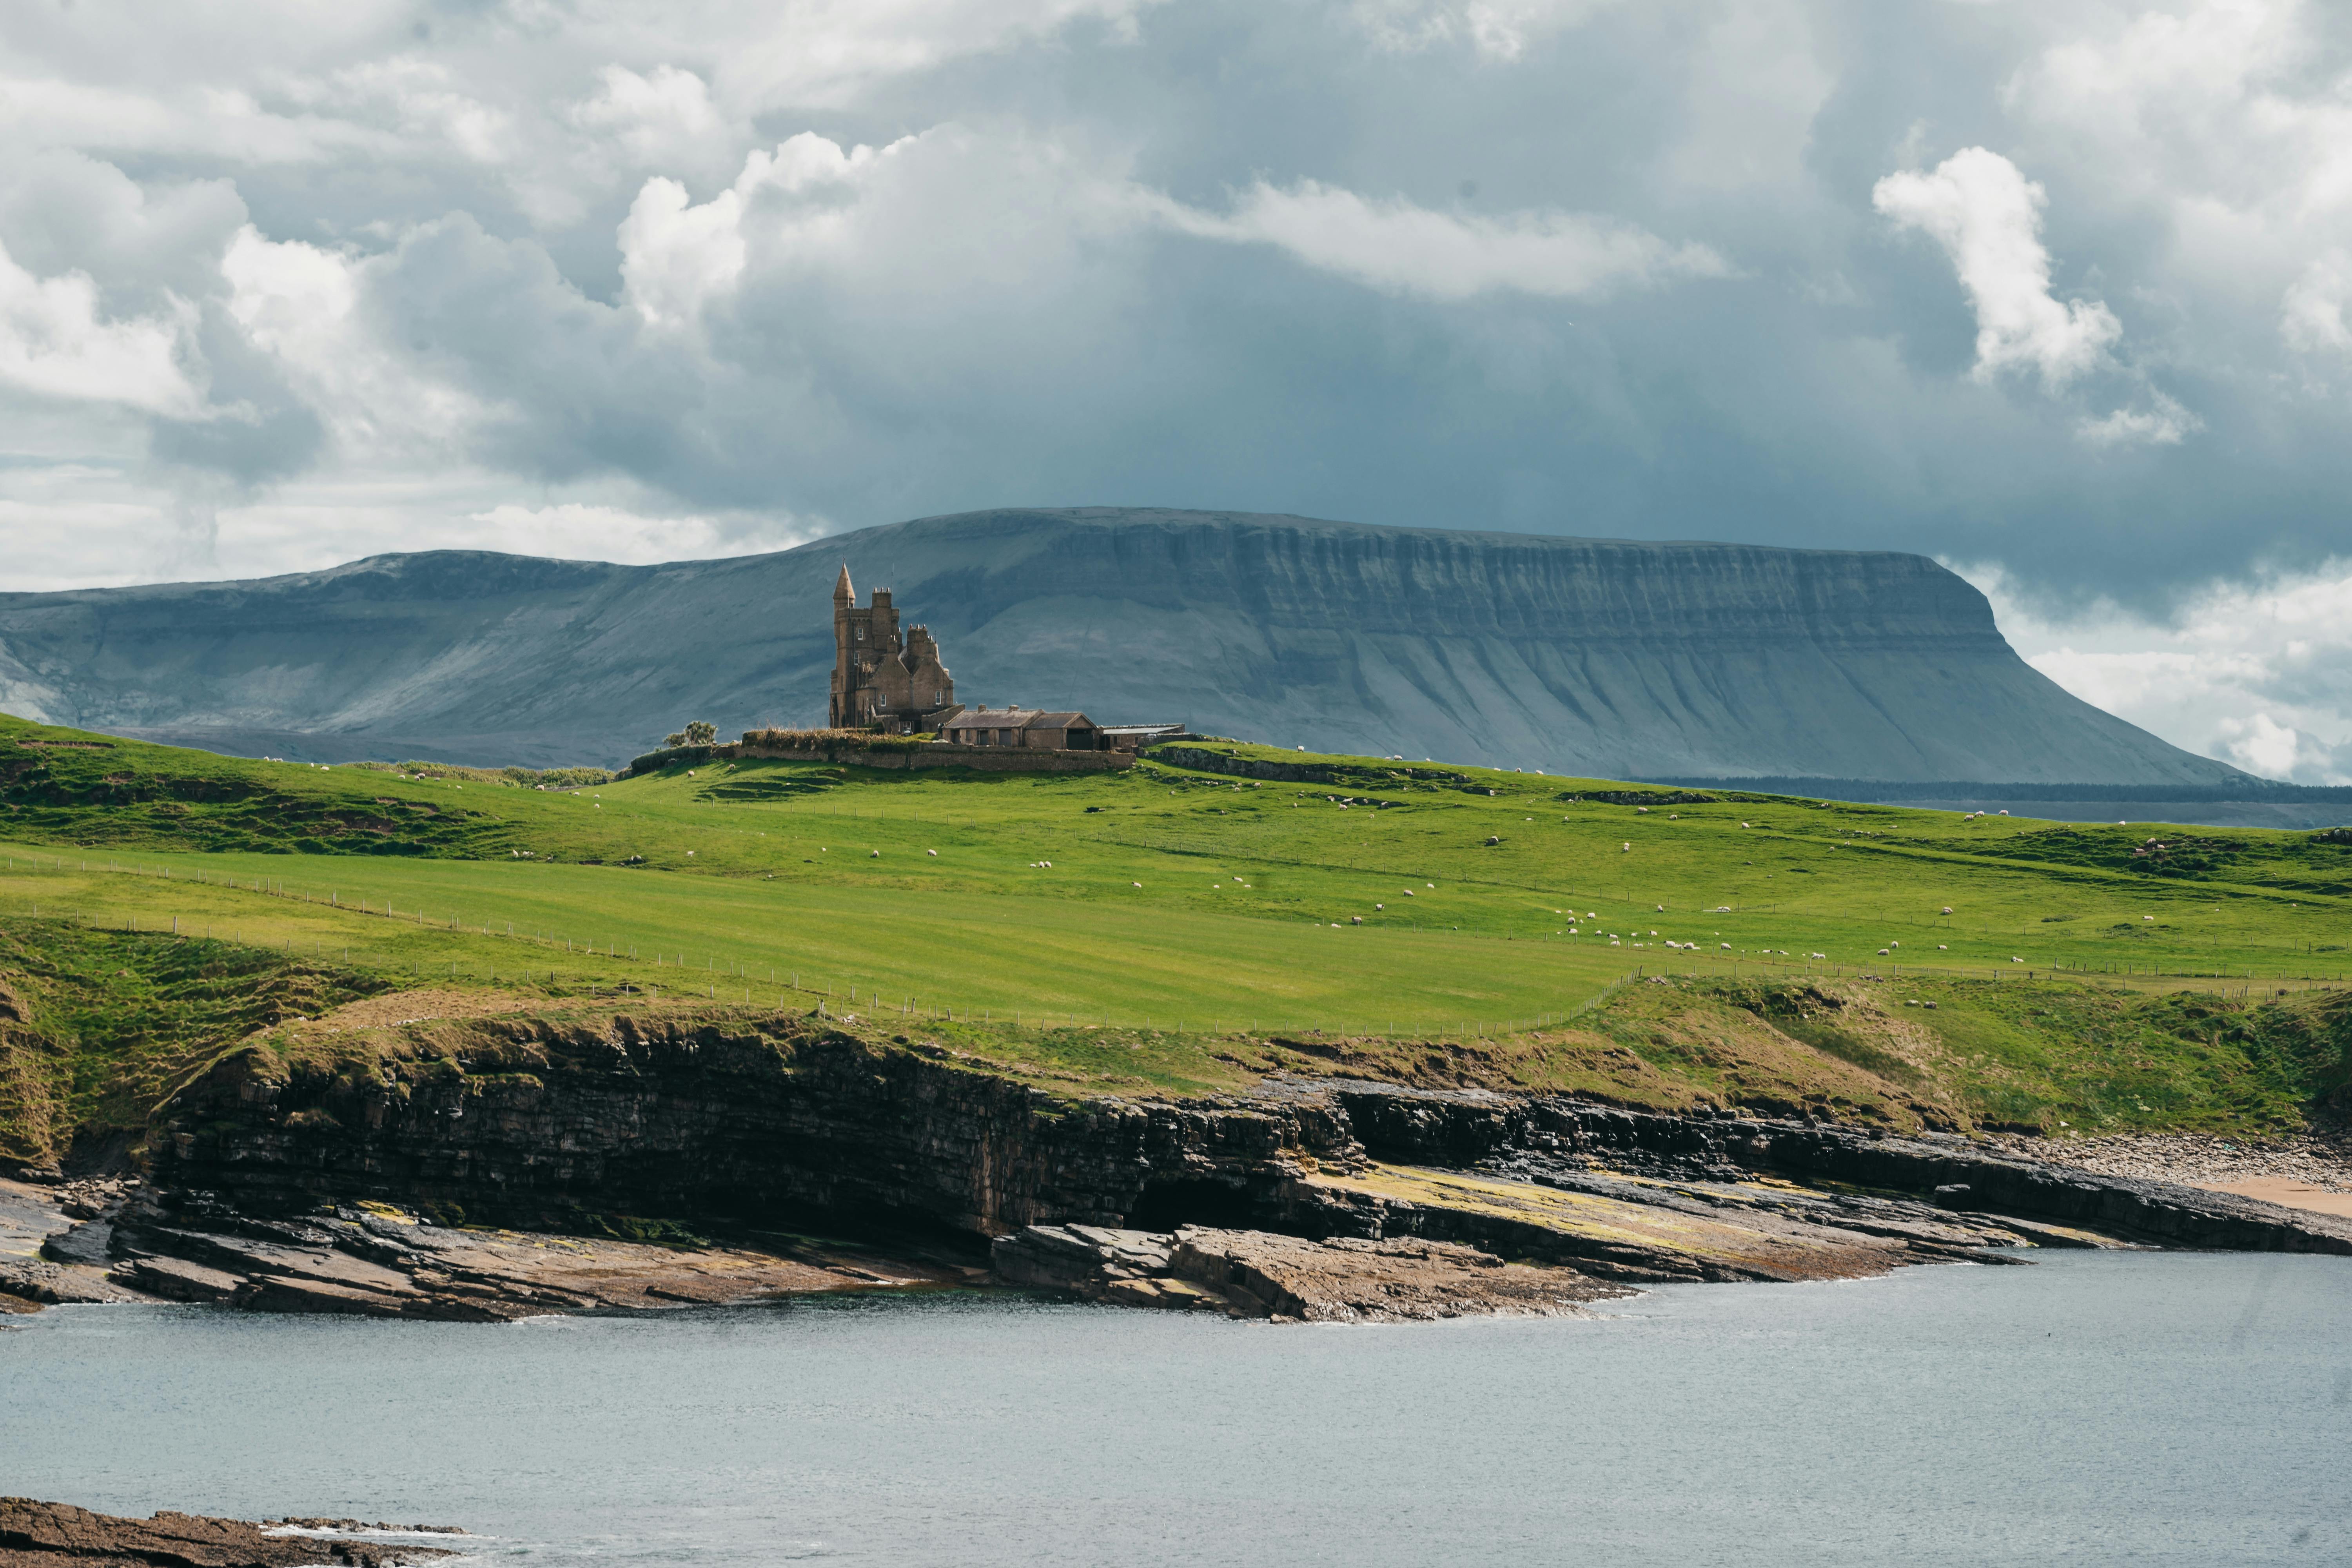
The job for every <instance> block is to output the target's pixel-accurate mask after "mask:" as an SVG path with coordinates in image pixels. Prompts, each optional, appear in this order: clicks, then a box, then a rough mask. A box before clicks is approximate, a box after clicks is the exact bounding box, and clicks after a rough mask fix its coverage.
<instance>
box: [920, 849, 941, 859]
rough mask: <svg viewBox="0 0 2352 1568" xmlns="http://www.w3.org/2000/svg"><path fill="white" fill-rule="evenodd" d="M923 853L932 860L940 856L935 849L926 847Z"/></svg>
mask: <svg viewBox="0 0 2352 1568" xmlns="http://www.w3.org/2000/svg"><path fill="white" fill-rule="evenodd" d="M923 853H924V854H926V855H929V857H930V858H932V859H934V860H936V859H938V858H940V852H939V851H938V850H936V849H926V850H924V851H923Z"/></svg>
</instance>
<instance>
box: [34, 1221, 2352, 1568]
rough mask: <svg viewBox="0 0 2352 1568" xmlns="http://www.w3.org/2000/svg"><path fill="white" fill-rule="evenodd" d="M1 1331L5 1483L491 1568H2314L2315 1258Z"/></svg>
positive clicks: (2330, 1299) (2326, 1466)
mask: <svg viewBox="0 0 2352 1568" xmlns="http://www.w3.org/2000/svg"><path fill="white" fill-rule="evenodd" d="M8 1322H9V1324H10V1328H9V1331H5V1332H0V1491H5V1492H14V1493H17V1494H21V1495H29V1496H33V1497H38V1498H45V1499H52V1500H59V1501H68V1502H74V1503H79V1504H81V1505H83V1506H85V1507H89V1508H95V1509H100V1510H106V1511H109V1512H115V1513H135V1514H144V1513H147V1512H149V1511H151V1510H155V1509H158V1508H177V1509H183V1510H192V1511H197V1512H207V1513H221V1514H231V1515H237V1516H242V1517H246V1518H260V1517H263V1516H265V1515H274V1514H287V1513H293V1514H325V1515H353V1516H360V1517H364V1518H366V1519H370V1520H376V1519H383V1520H388V1521H394V1522H410V1521H425V1522H436V1523H453V1524H462V1525H464V1526H466V1527H467V1528H468V1529H469V1530H472V1531H477V1532H478V1533H479V1535H480V1537H482V1539H478V1540H476V1541H474V1542H468V1543H467V1545H468V1548H469V1550H470V1551H471V1552H473V1553H474V1554H475V1555H477V1556H478V1558H479V1559H481V1560H483V1561H487V1562H491V1563H525V1562H528V1563H598V1564H643V1563H696V1564H756V1563H782V1562H798V1561H810V1562H822V1561H839V1562H845V1563H891V1564H901V1563H903V1564H931V1563H954V1564H965V1563H970V1564H996V1563H1007V1564H1011V1563H1020V1564H1063V1563H1071V1564H1076V1563H1084V1564H1097V1563H1119V1564H1136V1565H1149V1564H1162V1563H1248V1564H1256V1565H1262V1564H1293V1563H1297V1564H1335V1565H1336V1564H1349V1565H1367V1568H1389V1565H1399V1568H1402V1565H1407V1564H1413V1565H1418V1564H1454V1563H1462V1564H1482V1565H1488V1564H1519V1563H1528V1564H1535V1563H1543V1564H1556V1563H1596V1564H1612V1565H1616V1564H1653V1563H1655V1564H1674V1565H1676V1568H1687V1565H1692V1564H1706V1563H1738V1564H1743V1565H1754V1564H1778V1563H1805V1564H1816V1563H1870V1564H1882V1563H1906V1564H1916V1563H1969V1564H1979V1563H2096V1564H2105V1563H2178V1564H2197V1565H2200V1568H2202V1565H2206V1564H2213V1563H2343V1562H2347V1561H2352V1259H2345V1258H2288V1257H2274V1256H2261V1255H2247V1254H2202V1255H2198V1254H2177V1253H2176V1254H2159V1253H2104V1254H2101V1253H2043V1254H2041V1255H2039V1261H2038V1262H2037V1265H2036V1266H2035V1267H2032V1268H1991V1267H1970V1266H1958V1267H1937V1268H1912V1269H1906V1270H1903V1271H1901V1272H1899V1273H1897V1274H1895V1275H1894V1276H1892V1277H1890V1278H1887V1279H1874V1280H1864V1281H1858V1282H1852V1283H1844V1284H1823V1285H1739V1286H1720V1285H1717V1286H1688V1287H1673V1288H1667V1289H1656V1290H1653V1291H1650V1292H1648V1293H1646V1294H1644V1295H1642V1296H1640V1297H1637V1298H1634V1299H1632V1300H1625V1301H1621V1302H1615V1303H1608V1304H1604V1307H1603V1310H1602V1314H1601V1315H1599V1316H1596V1317H1593V1318H1591V1319H1584V1320H1551V1321H1507V1320H1505V1321H1494V1320H1482V1321H1460V1322H1451V1323H1435V1324H1416V1325H1397V1326H1380V1327H1343V1326H1307V1327H1297V1326H1273V1325H1267V1324H1262V1323H1234V1322H1227V1321H1223V1320H1219V1319H1209V1318H1199V1317H1192V1316H1183V1315H1175V1314H1161V1313H1154V1312H1146V1311H1134V1310H1121V1309H1116V1308H1089V1307H1076V1306H1065V1305H1056V1304H1051V1303H1045V1302H1039V1301H1030V1300H1019V1299H1008V1298H1005V1297H1002V1296H978V1295H942V1296H932V1297H928V1298H896V1299H893V1298H883V1297H866V1298H862V1299H856V1300H828V1301H822V1302H800V1303H794V1304H790V1305H780V1306H773V1307H753V1308H737V1309H724V1310H681V1311H677V1312H667V1313H654V1314H646V1315H642V1316H629V1317H593V1318H548V1319H540V1320H535V1321H528V1322H523V1323H516V1324H507V1325H496V1326H491V1325H472V1324H436V1323H399V1322H380V1321H362V1320H338V1319H330V1318H287V1317H262V1316H253V1315H245V1314H239V1313H234V1312H228V1311H224V1310H215V1309H207V1308H179V1307H100V1308H89V1307H85V1308H68V1309H62V1310H54V1311H51V1312H47V1313H45V1314H43V1315H41V1316H39V1317H37V1318H32V1319H22V1318H20V1319H15V1320H8Z"/></svg>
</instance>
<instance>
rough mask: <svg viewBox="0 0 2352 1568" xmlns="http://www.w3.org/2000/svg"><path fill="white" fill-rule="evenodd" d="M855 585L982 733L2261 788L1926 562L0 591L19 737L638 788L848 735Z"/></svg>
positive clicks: (1113, 524) (1011, 514)
mask: <svg viewBox="0 0 2352 1568" xmlns="http://www.w3.org/2000/svg"><path fill="white" fill-rule="evenodd" d="M843 563H847V565H848V567H849V569H850V571H851V573H852V574H854V575H855V577H856V581H857V583H858V584H860V585H861V586H866V585H871V586H882V587H887V588H890V589H891V590H893V592H894V594H895V596H896V600H897V604H898V607H899V609H900V610H901V611H902V612H903V613H904V614H905V615H906V616H907V618H908V621H909V622H918V621H919V622H923V623H927V624H928V625H929V627H930V629H931V632H932V634H933V635H934V636H935V637H937V638H938V640H939V643H940V649H941V652H942V655H943V657H944V658H945V661H946V663H947V665H948V667H949V668H950V670H952V671H953V674H954V678H955V684H956V695H957V697H958V699H959V700H961V701H963V702H965V703H968V704H972V705H977V704H979V703H982V702H986V703H988V704H990V705H992V706H1002V705H1003V704H1005V703H1007V702H1017V703H1021V704H1024V705H1029V706H1043V707H1048V708H1057V709H1062V708H1075V709H1081V710H1085V711H1086V712H1087V713H1089V714H1090V715H1092V716H1093V717H1095V718H1096V719H1097V720H1099V721H1108V722H1118V721H1155V720H1171V721H1189V722H1190V723H1191V724H1192V727H1193V728H1194V729H1196V730H1201V731H1209V732H1213V733H1220V734H1229V735H1236V736H1241V737H1244V738H1245V739H1253V740H1262V741H1266V742H1273V743H1276V744H1280V745H1286V746H1288V745H1303V746H1307V747H1308V748H1310V749H1313V750H1318V751H1335V752H1370V753H1374V754H1382V755H1385V754H1390V753H1395V754H1400V755H1404V756H1409V757H1412V758H1416V759H1418V758H1422V757H1434V758H1437V759H1440V760H1448V761H1455V762H1465V763H1492V764H1496V765H1499V766H1518V767H1528V768H1541V769H1544V770H1546V771H1548V772H1556V773H1580V774H1586V775H1597V776H1602V777H1616V778H1628V777H1633V778H1638V777H1754V776H1759V775H1782V776H1805V777H1814V778H1820V777H1833V778H1843V779H1857V780H1860V779H1874V780H1889V781H1895V780H1905V781H1917V780H1987V781H1994V780H1998V781H2004V782H2011V781H2014V782H2023V781H2032V782H2048V783H2102V784H2192V785H2210V784H2224V783H2228V782H2231V781H2233V780H2237V779H2239V778H2241V777H2242V775H2240V774H2238V773H2236V771H2235V770H2233V769H2231V768H2229V767H2227V766H2225V765H2224V764H2222V763H2218V762H2213V761H2210V760H2209V759H2207V758H2203V757H2199V756H2195V755H2192V754H2190V753H2189V752H2183V751H2181V750H2179V748H2177V747H2174V746H2171V745H2168V744H2167V743H2166V742H2162V741H2160V740H2158V739H2157V738H2156V737H2155V736H2153V735H2151V734H2148V733H2147V731H2143V730H2140V729H2137V728H2136V727H2134V726H2132V725H2130V724H2127V723H2126V722H2124V721H2122V720H2120V719H2117V718H2116V717H2114V716H2113V715H2111V714H2108V713H2105V712H2102V711H2101V710H2098V709H2095V708H2094V707H2092V706H2090V705H2089V704H2088V703H2085V702H2083V701H2081V700H2078V699H2076V698H2074V697H2072V696H2070V695H2068V694H2067V693H2066V692H2065V691H2063V689H2060V688H2059V687H2058V686H2057V685H2055V684H2054V683H2053V682H2052V681H2051V680H2049V679H2047V678H2045V677H2044V676H2042V674H2041V673H2039V672H2038V671H2036V670H2035V669H2033V668H2032V667H2031V666H2030V665H2028V664H2026V663H2025V661H2024V660H2022V659H2021V658H2018V656H2017V654H2016V653H2015V651H2014V650H2012V649H2011V647H2009V645H2008V643H2007V642H2006V641H2004V640H2003V638H2002V637H2001V635H2000V631H1999V630H1998V629H1997V628H1996V626H1994V624H1993V617H1992V612H1991V608H1990V605H1987V604H1986V602H1985V599H1984V596H1983V595H1980V594H1979V593H1978V592H1977V591H1976V590H1975V589H1974V588H1972V587H1970V586H1969V584H1967V583H1966V582H1964V581H1962V580H1961V579H1960V578H1959V577H1958V576H1955V575H1954V574H1951V573H1949V572H1948V571H1946V570H1944V569H1943V568H1942V567H1940V566H1938V565H1937V564H1936V563H1934V562H1932V561H1928V560H1927V559H1925V558H1923V557H1921V556H1916V555H1906V554H1898V553H1895V552H1862V551H1819V550H1777V549H1769V548H1765V547H1762V546H1756V545H1743V544H1706V543H1694V542H1668V543H1645V542H1635V541H1624V540H1591V539H1561V538H1549V537H1539V536H1534V535H1525V534H1507V533H1479V532H1466V531H1453V530H1445V529H1408V528H1381V527H1371V526H1367V525H1362V524H1356V523H1344V522H1324V521H1315V520H1312V519H1307V518H1297V517H1277V516H1264V515H1256V514H1251V513H1241V512H1202V511H1167V510H1150V509H1140V508H1113V507H1103V508H1074V509H1067V510H998V511H982V512H967V513H963V514H961V515H958V516H952V517H936V518H923V519H919V520H917V521H912V522H902V523H898V524H894V525H892V526H889V527H884V528H872V529H866V530H864V531H860V532H856V533H849V534H844V535H839V536H836V537H835V538H831V539H826V540H822V541H820V542H816V543H814V544H809V545H804V546H803V547H801V548H799V549H796V550H789V551H783V552H778V553H774V554H767V555H752V556H743V557H739V558H737V559H733V560H726V561H688V562H677V563H670V564H667V565H660V566H616V565H610V564H605V563H593V562H575V561H551V560H541V559H537V558H533V557H528V556H514V555H499V554H491V553H487V552H468V551H434V552H425V553H420V554H413V555H380V556H374V557H371V558H370V559H368V560H365V561H358V562H354V563H351V564H349V565H346V566H339V567H336V568H334V569H333V570H331V571H327V572H314V573H303V574H296V575H292V576H285V577H271V578H265V579H260V580H257V581H251V582H236V583H185V584H163V585H157V586H151V587H139V588H110V589H89V590H78V591H73V592H68V593H54V594H11V595H0V709H5V710H7V711H9V712H13V713H16V714H20V715H22V716H24V717H26V718H32V719H39V720H44V721H48V722H52V723H58V724H70V725H76V726H79V727H82V728H87V729H98V730H109V731H121V732H126V733H131V734H137V735H142V736H146V737H150V738H153V739H158V740H168V741H173V742H181V743H185V744H192V745H198V746H207V747H211V748H213V749H215V750H219V751H227V752H269V753H273V754H281V755H286V756H292V757H300V758H309V759H313V760H320V761H335V760H342V759H351V758H360V757H405V756H423V757H434V758H440V759H445V760H450V761H464V762H484V763H507V762H518V763H534V764H541V765H545V764H553V763H615V762H618V761H620V760H622V759H625V758H626V757H628V756H631V755H633V754H635V753H636V752H641V751H644V750H646V749H647V748H648V747H649V746H652V745H654V744H656V743H657V742H659V740H660V738H661V736H662V735H663V734H664V733H665V732H666V731H670V730H674V729H676V728H677V726H678V725H679V724H680V723H682V722H683V721H685V720H687V719H688V718H707V719H709V720H711V721H713V722H715V723H716V724H717V725H718V726H719V730H720V731H721V733H722V734H724V733H727V732H730V731H735V730H740V729H744V728H748V727H750V726H752V725H756V724H765V723H780V724H806V723H820V722H822V721H824V713H825V703H826V688H827V680H828V677H829V674H830V671H831V669H832V666H833V658H834V647H833V632H832V618H831V611H832V601H831V597H830V595H831V592H832V588H833V584H834V583H835V578H836V576H837V575H838V574H839V572H840V570H841V567H842V565H843Z"/></svg>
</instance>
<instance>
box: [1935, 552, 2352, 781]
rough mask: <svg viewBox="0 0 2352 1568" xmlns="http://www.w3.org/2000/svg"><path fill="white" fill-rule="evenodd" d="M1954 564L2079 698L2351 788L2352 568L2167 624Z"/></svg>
mask: <svg viewBox="0 0 2352 1568" xmlns="http://www.w3.org/2000/svg"><path fill="white" fill-rule="evenodd" d="M1948 564H1950V563H1948ZM1955 570H1958V571H1960V572H1961V573H1962V574H1964V575H1965V576H1967V577H1968V578H1969V581H1970V582H1972V583H1974V584H1976V585H1977V586H1978V587H1979V588H1980V589H1982V590H1983V591H1984V593H1985V595H1986V596H1987V597H1988V598H1990V599H1991V600H1992V603H1993V609H1994V613H1995V616H1997V618H1998V619H1999V621H2000V627H2001V630H2002V631H2003V632H2004V633H2005V634H2006V635H2007V636H2008V637H2009V639H2010V641H2011V643H2012V644H2013V645H2014V646H2015V647H2017V649H2018V651H2019V652H2020V653H2021V654H2023V655H2024V656H2025V658H2026V659H2027V661H2028V662H2029V663H2031V664H2032V665H2033V667H2034V668H2037V669H2039V670H2041V671H2042V674H2044V675H2047V676H2048V677H2050V679H2053V680H2055V681H2056V682H2058V684H2059V685H2061V686H2063V687H2064V688H2065V689H2067V690H2069V691H2072V692H2073V693H2074V695H2076V696H2077V697H2080V698H2082V699H2083V700H2084V701H2086V702H2090V703H2092V704H2094V705H2095V706H2097V707H2100V708H2104V709H2105V710H2108V711H2109V712H2111V713H2116V714H2119V715H2121V716H2122V717H2124V718H2126V719H2128V720H2130V721H2132V722H2133V723H2136V724H2138V725H2140V726H2142V727H2143V728H2146V729H2148V730H2152V731H2155V732H2156V733H2157V734H2159V735H2161V736H2163V737H2164V738H2165V739H2166V740H2168V741H2170V742H2173V744H2175V745H2177V746H2182V747H2185V748H2187V749H2188V750H2189V751H2192V752H2201V753H2202V754H2204V755H2206V756H2211V757H2218V758H2221V760H2223V761H2226V762H2230V763H2235V764H2236V765H2237V766H2239V767H2242V768H2244V769H2246V770H2247V771H2248V772H2250V773H2261V774H2263V776H2265V777H2269V778H2279V779H2289V780H2293V781H2294V782H2296V783H2299V784H2352V560H2346V561H2337V562H2333V563H2328V564H2326V566H2324V567H2323V568H2321V569H2320V570H2318V571H2315V572H2309V573H2293V574H2290V573H2264V574H2256V575H2253V576H2252V577H2250V578H2249V579H2247V580H2245V581H2241V582H2237V583H2225V584H2215V585H2212V586H2210V587H2208V588H2206V589H2205V590H2203V591H2201V592H2200V593H2198V594H2195V595H2191V596H2189V597H2188V598H2186V599H2184V600H2183V601H2182V602H2181V603H2180V604H2179V605H2177V606H2176V607H2175V609H2174V611H2173V613H2172V614H2171V615H2170V616H2163V617H2152V616H2146V615H2142V614H2137V613H2135V612H2133V611H2130V610H2127V609H2125V608H2123V607H2122V606H2120V605H2116V604H2115V603H2114V602H2113V601H2111V600H2093V601H2091V602H2089V603H2087V604H2083V605H2074V606H2072V607H2067V608H2060V607H2056V606H2052V605H2044V604H2042V603H2041V602H2040V601H2037V600H2036V599H2035V598H2034V597H2033V596H2032V595H2031V594H2030V592H2028V588H2029V585H2028V584H2024V583H2022V582H2021V581H2020V580H2019V579H2018V578H2017V577H2016V576H2015V575H2014V574H2010V573H2007V572H2004V571H2002V570H2001V569H2000V568H1998V567H1988V566H1955Z"/></svg>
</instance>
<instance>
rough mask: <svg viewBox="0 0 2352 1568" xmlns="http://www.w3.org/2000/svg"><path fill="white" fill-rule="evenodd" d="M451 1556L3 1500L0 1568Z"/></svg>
mask: <svg viewBox="0 0 2352 1568" xmlns="http://www.w3.org/2000/svg"><path fill="white" fill-rule="evenodd" d="M338 1524H339V1525H349V1526H350V1527H351V1528H358V1529H367V1528H375V1529H378V1530H385V1529H386V1528H387V1527H383V1526H375V1527H368V1526H358V1525H355V1524H352V1523H351V1521H338ZM441 1533H450V1532H447V1531H442V1532H441ZM450 1555H451V1552H449V1550H448V1549H446V1548H445V1547H438V1546H411V1545H404V1544H394V1543H391V1542H381V1541H362V1540H354V1539H352V1538H351V1537H350V1536H348V1535H345V1534H343V1533H341V1531H340V1530H338V1531H337V1532H336V1533H333V1534H299V1535H298V1534H288V1533H265V1529H264V1527H263V1526H261V1525H257V1524H252V1523H248V1522H247V1521H244V1520H240V1519H208V1518H205V1517H203V1516H201V1515H197V1514H188V1513H168V1512H167V1513H157V1514H153V1515H152V1516H150V1517H149V1518H146V1519H121V1518H117V1517H115V1516H114V1515H112V1514H104V1513H92V1512H90V1511H89V1510H88V1509H80V1508H74V1507H72V1506H70V1505H68V1504H66V1503H57V1502H37V1501H35V1500H33V1499H31V1498H0V1568H307V1565H310V1564H327V1563H340V1564H347V1565H350V1568H393V1565H394V1564H397V1563H423V1562H425V1561H427V1560H429V1559H432V1558H436V1557H447V1556H450Z"/></svg>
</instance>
